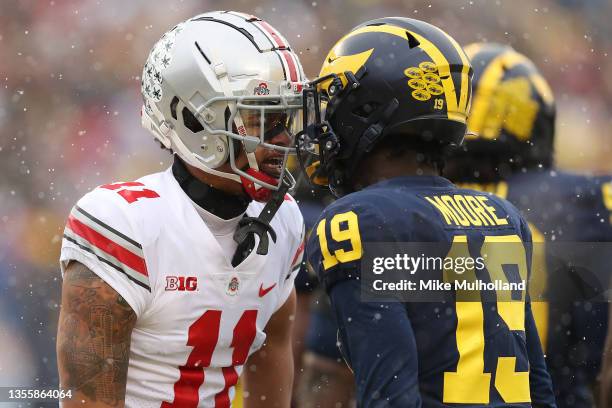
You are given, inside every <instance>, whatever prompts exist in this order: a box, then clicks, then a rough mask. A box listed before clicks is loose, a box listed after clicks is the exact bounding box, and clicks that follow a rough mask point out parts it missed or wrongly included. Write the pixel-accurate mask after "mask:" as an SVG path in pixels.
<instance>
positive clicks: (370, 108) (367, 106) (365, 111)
mask: <svg viewBox="0 0 612 408" xmlns="http://www.w3.org/2000/svg"><path fill="white" fill-rule="evenodd" d="M379 106H380V104H379V103H378V102H368V103H364V104H363V105H361V106H359V107H357V108H355V109H353V114H355V115H357V116H359V117H360V118H363V119H368V118H369V117H370V115H372V113H374V112H375V111H376V110H377V109H378V107H379Z"/></svg>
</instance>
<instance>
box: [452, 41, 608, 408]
mask: <svg viewBox="0 0 612 408" xmlns="http://www.w3.org/2000/svg"><path fill="white" fill-rule="evenodd" d="M465 50H466V52H467V54H468V55H469V56H470V59H471V61H472V65H473V67H474V88H473V93H474V98H473V101H472V109H471V111H470V116H469V118H468V131H469V132H470V133H469V134H468V136H466V140H465V141H464V144H463V146H462V147H461V148H460V149H458V150H457V151H456V152H455V155H454V158H453V159H452V160H449V162H448V163H447V167H446V169H445V174H446V175H448V176H449V178H450V179H451V180H453V181H454V182H456V183H460V184H461V185H462V186H465V187H469V188H474V189H479V190H485V191H488V192H491V193H493V194H496V195H498V196H500V197H502V198H505V199H507V200H509V201H510V202H511V203H513V204H514V205H516V206H517V207H518V208H519V209H520V210H521V212H522V214H523V215H524V216H525V218H526V219H527V221H528V222H529V226H530V228H531V232H532V234H533V236H534V241H542V242H544V241H546V242H602V241H603V242H605V241H611V240H612V228H611V226H610V215H609V210H610V209H609V202H610V198H609V194H610V193H609V192H610V191H612V190H610V186H611V184H610V179H609V178H606V177H588V176H583V175H577V174H569V173H566V172H562V171H559V170H556V169H555V168H554V166H553V165H554V157H553V152H554V148H553V145H554V136H555V103H554V99H553V95H552V92H551V90H550V88H549V86H548V84H547V82H546V80H545V79H544V78H543V77H542V75H541V74H540V73H539V71H538V70H537V68H536V67H535V66H534V64H533V63H532V62H531V61H530V60H529V59H528V58H527V57H525V56H524V55H521V54H519V53H517V52H516V51H515V50H513V49H512V48H510V47H507V46H503V45H499V44H486V43H480V44H471V45H469V46H467V47H465ZM550 247H551V245H550V244H548V245H539V246H536V248H539V249H540V250H542V251H543V250H544V248H549V249H548V250H547V251H548V252H551V250H550ZM540 255H541V256H543V257H544V256H545V257H546V258H543V259H546V262H545V263H544V264H543V266H544V267H542V268H535V269H537V270H538V271H542V272H543V274H542V276H539V277H536V279H534V280H533V282H532V283H533V284H532V289H534V290H535V291H536V292H539V293H538V294H536V293H533V292H532V299H535V298H536V296H537V295H541V294H545V295H546V296H545V297H546V298H547V299H550V300H551V301H550V303H548V302H533V303H532V307H533V309H534V314H535V317H536V322H537V325H538V329H539V332H540V337H541V339H542V341H543V347H544V348H545V350H546V354H547V364H548V367H549V370H550V373H551V376H552V379H553V384H554V389H555V394H556V398H557V404H558V405H559V406H562V407H566V406H567V407H569V406H571V407H591V406H593V393H592V388H593V386H594V383H595V381H596V376H597V374H598V372H599V366H600V361H601V355H602V346H603V340H604V337H605V333H606V321H607V320H606V315H607V304H605V303H602V302H601V301H599V302H597V301H595V302H593V301H588V300H591V299H589V298H592V297H596V296H597V295H598V294H600V293H601V291H602V289H603V288H606V287H607V286H606V284H605V283H604V282H603V280H602V279H599V280H589V279H587V278H588V276H585V271H584V270H580V269H578V270H577V272H576V273H568V272H571V269H569V268H568V266H567V265H566V264H565V261H562V262H561V264H559V262H556V263H553V262H552V258H553V255H551V254H548V255H544V254H540ZM537 258H538V256H537V255H534V259H536V260H537ZM574 261H575V260H574ZM587 281H589V282H590V283H589V284H587V283H585V282H587ZM593 282H595V283H596V285H592V283H593ZM597 282H599V283H600V284H601V286H600V285H599V284H597Z"/></svg>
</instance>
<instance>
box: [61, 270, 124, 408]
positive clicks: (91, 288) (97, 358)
mask: <svg viewBox="0 0 612 408" xmlns="http://www.w3.org/2000/svg"><path fill="white" fill-rule="evenodd" d="M62 292H63V293H62V310H61V314H60V322H59V331H58V337H57V342H58V344H57V349H58V362H59V364H60V377H61V382H62V386H63V387H66V388H71V389H73V390H76V391H80V392H82V393H83V394H84V395H85V396H86V397H88V398H90V399H91V400H92V401H100V402H104V403H105V404H108V405H115V404H122V403H123V402H124V400H125V385H126V380H127V370H128V361H129V351H130V338H131V333H132V329H133V327H134V324H135V322H136V314H135V313H134V311H133V310H132V308H131V307H130V306H129V304H128V303H127V302H126V301H125V299H123V297H121V296H120V295H119V294H118V293H117V292H116V291H115V290H114V289H112V288H111V287H110V286H108V284H106V283H105V282H104V281H103V280H102V279H100V278H99V277H98V276H97V275H96V274H94V273H93V272H91V271H90V270H89V269H87V268H86V267H85V266H83V265H82V264H80V263H78V262H72V263H71V264H70V265H69V266H68V268H67V270H66V273H65V275H64V283H63V289H62Z"/></svg>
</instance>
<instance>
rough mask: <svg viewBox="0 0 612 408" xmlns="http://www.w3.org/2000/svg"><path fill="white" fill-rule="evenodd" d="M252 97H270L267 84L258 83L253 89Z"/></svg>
mask: <svg viewBox="0 0 612 408" xmlns="http://www.w3.org/2000/svg"><path fill="white" fill-rule="evenodd" d="M253 95H270V90H269V89H268V84H266V83H265V82H262V83H260V84H259V85H257V86H256V87H255V88H254V89H253Z"/></svg>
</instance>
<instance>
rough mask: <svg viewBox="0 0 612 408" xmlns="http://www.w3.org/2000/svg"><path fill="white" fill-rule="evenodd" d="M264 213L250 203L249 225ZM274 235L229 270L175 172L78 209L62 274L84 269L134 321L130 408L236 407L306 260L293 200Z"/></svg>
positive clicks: (100, 194) (118, 186) (122, 187)
mask: <svg viewBox="0 0 612 408" xmlns="http://www.w3.org/2000/svg"><path fill="white" fill-rule="evenodd" d="M262 208H263V204H261V203H257V202H252V203H251V204H250V205H249V207H248V209H247V215H249V216H257V215H259V213H260V211H261V209H262ZM271 226H272V228H273V229H274V231H276V234H277V239H276V242H275V243H273V242H272V240H270V246H269V250H268V254H267V255H263V256H262V255H258V254H257V253H256V251H255V250H253V251H252V252H251V254H250V255H249V256H248V257H247V258H246V259H245V260H244V261H243V262H242V263H240V264H239V265H238V266H236V267H233V266H232V264H231V260H229V259H227V258H226V257H225V256H224V255H223V251H222V248H221V247H220V245H219V244H218V242H217V240H216V239H215V238H214V236H213V235H212V233H211V231H210V229H209V228H208V227H207V225H206V224H205V223H204V221H203V219H202V217H201V216H200V215H199V214H198V212H197V210H196V207H195V206H194V204H193V202H192V201H191V200H190V199H189V197H188V196H187V195H186V194H185V193H184V192H183V190H182V189H181V187H180V186H179V184H178V182H177V181H176V180H175V178H174V176H173V175H172V171H171V169H169V170H167V171H165V172H162V173H157V174H152V175H149V176H146V177H143V178H141V179H140V180H138V181H137V182H131V183H113V184H107V185H104V186H100V187H98V188H96V189H95V190H93V191H92V192H90V193H88V194H86V195H85V196H84V197H83V198H82V199H81V200H79V202H78V203H77V205H76V206H75V207H74V208H73V209H72V212H71V214H70V217H69V219H68V224H67V226H66V229H65V231H64V240H63V242H62V252H61V258H60V262H61V266H62V273H63V271H64V269H65V267H66V265H67V264H68V262H69V261H70V260H76V261H79V262H81V263H82V264H84V265H85V266H87V267H88V268H89V269H91V270H92V271H93V272H94V273H96V274H97V275H98V276H100V277H101V278H102V279H103V280H104V281H105V282H106V283H108V284H109V285H110V286H111V287H113V288H114V289H115V290H116V291H117V292H118V293H119V294H120V295H121V296H123V297H124V298H125V300H126V301H127V302H128V303H129V304H130V306H131V307H132V309H134V312H135V313H136V315H137V321H136V326H135V327H134V330H133V332H132V339H131V349H130V360H129V369H128V379H127V393H126V406H127V407H155V408H158V407H160V406H161V407H183V406H199V407H228V406H229V405H230V401H231V400H232V399H233V394H234V385H235V384H236V382H237V380H238V377H239V376H240V373H241V371H242V368H243V364H244V362H245V361H246V359H247V357H248V356H249V355H250V354H251V353H253V352H255V351H256V350H257V349H259V348H260V347H261V346H262V344H263V342H264V339H265V337H266V334H265V333H264V328H265V326H266V324H267V322H268V321H269V320H270V317H271V316H272V314H273V313H274V312H276V311H277V310H278V309H279V308H280V307H281V306H282V305H283V304H284V303H285V301H286V300H287V298H288V297H289V295H290V294H291V291H292V288H293V281H294V278H295V275H296V274H297V271H298V269H299V265H300V263H301V260H302V251H303V238H304V237H303V220H302V216H301V214H300V211H299V209H298V206H297V204H296V202H295V201H294V200H293V198H291V197H290V196H286V197H285V201H284V202H283V204H282V205H281V206H280V208H279V210H278V212H277V213H276V215H275V216H274V219H273V220H272V222H271ZM257 242H258V239H257V238H256V243H257ZM256 247H257V246H256ZM267 375H274V374H267Z"/></svg>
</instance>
